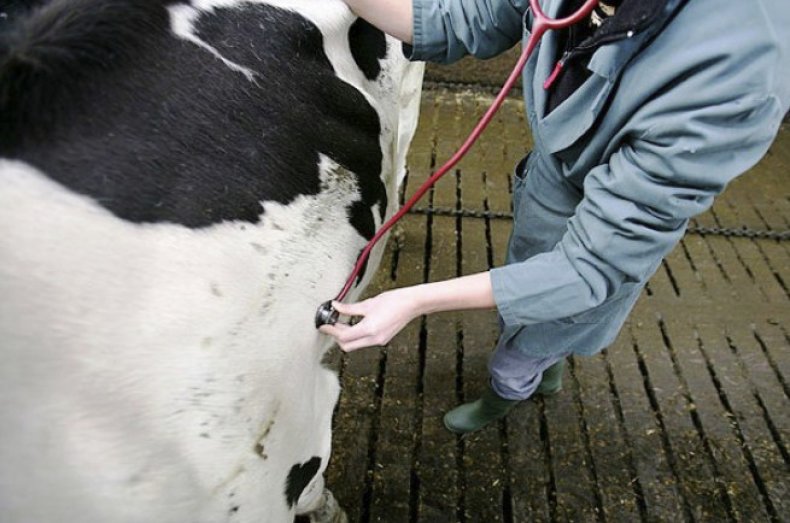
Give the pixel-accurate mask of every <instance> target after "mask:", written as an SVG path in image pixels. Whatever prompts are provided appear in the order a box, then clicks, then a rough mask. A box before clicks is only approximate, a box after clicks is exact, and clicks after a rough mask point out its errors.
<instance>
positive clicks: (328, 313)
mask: <svg viewBox="0 0 790 523" xmlns="http://www.w3.org/2000/svg"><path fill="white" fill-rule="evenodd" d="M596 5H598V0H587V1H586V2H585V3H584V5H582V6H581V7H580V8H579V9H578V10H577V11H576V12H574V13H573V14H571V15H570V16H567V17H565V18H559V19H554V18H549V17H548V16H546V14H545V13H544V12H543V10H542V9H541V7H540V4H539V0H529V8H530V10H531V12H532V32H531V34H530V35H529V38H528V40H527V45H526V47H525V48H524V51H522V53H521V56H520V57H519V59H518V61H517V62H516V66H515V67H514V68H513V71H512V72H511V73H510V76H508V79H507V80H506V81H505V83H504V85H503V86H502V89H501V90H500V91H499V94H497V96H496V98H495V99H494V101H493V103H492V104H491V106H490V107H489V108H488V110H486V113H485V114H484V115H483V117H482V118H481V119H480V121H479V122H477V125H476V126H475V128H474V129H473V130H472V132H471V133H470V134H469V136H468V137H467V138H466V140H465V141H464V143H463V144H462V145H461V147H459V148H458V150H457V151H456V152H455V154H453V156H452V157H451V158H450V159H449V160H447V162H446V163H445V164H444V165H442V166H441V167H440V168H439V169H438V170H437V171H436V172H434V173H433V174H432V175H431V176H430V178H428V179H427V180H426V181H425V182H424V183H423V184H422V185H421V186H420V187H419V189H417V191H415V193H414V194H413V195H412V197H411V198H409V200H408V201H407V202H406V203H404V204H403V206H402V207H401V208H400V209H399V210H398V212H396V213H395V214H393V215H392V217H391V218H390V219H389V220H387V221H386V222H385V223H384V224H383V225H382V226H381V227H380V228H379V230H378V231H376V234H374V235H373V238H371V239H370V241H368V243H367V245H365V248H364V249H362V252H360V254H359V257H357V262H356V264H355V265H354V269H353V270H352V271H351V274H350V275H349V277H348V279H347V280H346V284H345V285H344V286H343V289H342V290H341V291H340V293H339V294H338V295H337V296H336V297H335V299H334V300H330V301H327V302H324V303H322V304H321V306H320V307H319V308H318V311H316V314H315V326H316V328H318V327H320V326H321V325H327V324H329V325H334V324H335V323H337V319H338V316H339V313H338V312H337V311H336V310H335V309H334V308H333V307H332V301H342V300H343V299H344V298H345V297H346V295H347V294H348V292H349V291H350V290H351V287H352V286H353V285H354V280H356V279H357V276H358V275H359V272H360V271H361V270H362V267H363V266H364V265H365V262H366V261H367V259H368V256H369V255H370V251H371V250H372V249H373V247H374V246H375V245H376V243H377V242H378V241H379V240H380V239H381V237H382V236H384V235H385V234H386V233H387V231H389V230H390V228H392V226H393V225H395V223H396V222H397V221H398V220H400V219H401V218H402V217H403V215H405V214H406V213H407V212H409V209H411V208H412V207H413V206H414V204H415V203H417V201H418V200H419V199H420V198H422V196H423V195H424V194H425V193H426V192H427V191H428V189H430V188H431V187H432V186H433V185H434V184H435V183H436V182H437V181H438V180H439V178H441V177H442V176H444V174H445V173H446V172H447V171H449V170H450V169H452V168H453V167H454V166H455V164H457V163H458V162H459V161H460V160H461V158H463V157H464V156H465V155H466V153H467V152H468V151H469V149H470V148H471V147H472V145H474V143H475V142H476V141H477V139H478V138H479V137H480V135H481V134H482V132H483V130H485V128H486V127H487V126H488V124H489V123H490V122H491V120H492V119H493V118H494V115H495V114H496V112H497V111H498V110H499V108H500V107H501V106H502V103H503V102H504V101H505V98H506V97H507V95H508V93H509V92H510V90H511V89H512V88H513V86H514V85H515V83H516V81H517V80H518V78H519V76H520V75H521V71H522V70H523V69H524V65H525V64H526V63H527V60H528V59H529V57H530V55H531V54H532V51H533V49H535V47H536V46H537V45H538V42H540V39H541V38H542V37H543V35H544V34H545V33H546V31H548V30H549V29H563V28H566V27H569V26H571V25H573V24H576V23H578V22H580V21H582V20H583V19H585V18H586V17H587V16H588V15H589V14H590V13H591V12H592V10H593V9H594V8H595V6H596ZM557 72H558V71H556V70H555V72H554V73H552V76H551V77H550V78H549V80H547V84H548V83H549V82H550V81H551V80H552V79H553V77H556V73H557Z"/></svg>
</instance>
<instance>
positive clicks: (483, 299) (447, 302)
mask: <svg viewBox="0 0 790 523" xmlns="http://www.w3.org/2000/svg"><path fill="white" fill-rule="evenodd" d="M410 290H411V291H412V292H413V293H414V300H415V307H416V308H417V310H418V313H419V314H431V313H434V312H442V311H457V310H466V309H488V308H493V307H495V302H494V292H493V288H492V285H491V277H490V276H489V273H488V272H481V273H478V274H472V275H470V276H463V277H460V278H453V279H451V280H445V281H440V282H435V283H426V284H423V285H418V286H415V287H412V288H411V289H410Z"/></svg>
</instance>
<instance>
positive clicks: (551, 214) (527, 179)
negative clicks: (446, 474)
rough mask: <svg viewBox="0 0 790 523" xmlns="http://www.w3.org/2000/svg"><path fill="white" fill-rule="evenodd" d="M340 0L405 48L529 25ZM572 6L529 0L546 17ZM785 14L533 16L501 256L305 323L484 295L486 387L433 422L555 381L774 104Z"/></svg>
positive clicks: (784, 93) (444, 56) (657, 6)
mask: <svg viewBox="0 0 790 523" xmlns="http://www.w3.org/2000/svg"><path fill="white" fill-rule="evenodd" d="M345 1H346V2H347V3H348V4H349V6H350V7H351V8H352V9H353V10H354V11H355V12H356V13H357V14H358V15H360V16H361V17H363V18H365V19H367V20H368V21H369V22H371V23H372V24H373V25H376V26H377V27H379V28H380V29H382V30H383V31H385V32H387V33H390V34H392V35H393V36H395V37H397V38H399V39H401V40H402V41H403V42H405V44H404V53H406V55H407V56H408V57H409V58H410V59H412V60H427V61H435V62H441V63H450V62H454V61H456V60H458V59H460V58H461V57H463V56H465V55H467V54H472V55H474V56H476V57H479V58H487V57H491V56H494V55H496V54H498V53H500V52H503V51H505V50H507V49H508V48H510V47H512V46H513V45H515V44H516V43H517V42H518V41H519V39H526V38H527V37H528V36H529V31H530V26H531V16H530V11H529V8H528V7H529V2H528V0H345ZM581 3H582V2H581V1H580V0H541V5H542V7H543V10H544V11H545V12H546V14H547V15H548V16H550V17H552V18H556V17H558V16H564V15H567V14H569V13H570V12H571V11H573V10H575V9H576V8H578V7H579V6H580V5H581ZM788 28H790V2H788V0H751V1H749V2H722V1H721V0H649V1H648V0H602V1H601V2H600V3H599V5H598V7H597V8H596V10H595V11H594V12H593V14H592V15H591V16H590V17H589V19H588V20H586V21H583V22H581V23H580V24H577V25H576V26H574V27H573V28H571V29H566V30H562V31H550V32H549V33H548V34H547V35H546V36H545V37H544V38H543V41H542V43H541V44H540V46H539V47H538V48H537V49H536V52H535V53H533V55H532V56H531V58H530V59H529V61H528V62H527V64H526V67H525V68H524V72H523V83H524V86H525V88H524V99H525V102H526V112H527V117H528V120H529V126H530V129H531V131H532V135H533V137H534V142H535V145H534V149H533V150H532V151H531V153H530V154H529V155H528V156H527V157H526V158H525V159H524V160H522V162H521V163H520V164H519V165H518V167H517V168H516V172H515V183H514V190H513V193H514V195H513V207H514V223H513V232H512V234H511V238H510V243H509V247H508V254H507V262H506V264H505V265H504V266H503V267H498V268H494V269H492V270H490V271H488V272H485V273H480V274H475V275H470V276H465V277H461V278H456V279H452V280H447V281H444V282H436V283H429V284H424V285H417V286H414V287H406V288H401V289H396V290H393V291H389V292H385V293H382V294H380V295H378V296H376V297H374V298H371V299H368V300H365V301H362V302H359V303H356V304H350V305H349V304H342V303H336V304H335V306H336V308H337V310H339V311H340V312H341V313H342V314H346V315H354V316H363V317H364V318H363V319H362V321H360V322H359V323H357V324H356V325H354V326H348V325H342V324H338V325H335V326H324V327H322V328H321V330H322V332H324V333H326V334H329V335H332V336H334V337H335V338H336V339H337V342H338V344H339V345H340V347H341V348H342V349H343V350H346V351H351V350H355V349H359V348H361V347H366V346H371V345H382V344H385V343H387V342H388V341H389V340H390V339H391V338H392V337H393V336H394V335H395V334H396V333H397V332H398V331H400V329H402V328H403V327H404V326H405V325H406V324H407V323H408V322H409V321H411V320H412V319H414V318H416V317H418V316H419V315H422V314H427V313H432V312H436V311H446V310H461V309H474V308H490V307H493V306H496V308H497V310H498V312H499V315H500V321H501V325H502V331H501V335H500V337H499V341H498V343H497V346H496V349H495V351H494V353H493V355H492V357H491V360H490V364H489V371H490V374H491V380H490V387H489V388H488V390H487V391H486V392H485V393H484V394H483V396H482V397H481V398H480V399H478V400H477V401H474V402H471V403H467V404H464V405H461V406H460V407H457V408H455V409H453V410H451V411H450V412H449V413H447V414H446V415H445V418H444V421H445V425H446V426H447V428H448V429H450V430H452V431H453V432H457V433H466V432H470V431H473V430H477V429H479V428H481V427H483V426H484V425H486V424H487V423H489V422H491V421H493V420H495V419H498V418H501V417H502V416H504V415H505V414H506V413H507V412H508V411H509V410H510V408H512V407H513V405H515V404H516V403H517V402H518V401H520V400H524V399H526V398H528V397H530V396H531V395H533V394H535V393H536V392H537V393H552V392H556V391H557V390H559V388H560V384H561V381H560V380H561V374H562V365H563V362H564V359H565V358H566V357H567V356H569V355H590V354H595V353H597V352H599V351H601V350H602V349H604V348H605V347H606V346H607V345H608V344H610V343H611V342H612V341H613V340H614V338H615V337H616V336H617V333H618V332H619V330H620V329H621V327H622V325H623V322H624V321H625V319H626V317H627V316H628V314H629V312H630V311H631V309H632V307H633V305H634V303H635V301H636V299H637V297H638V296H639V294H640V292H641V290H642V288H643V286H644V285H645V283H646V282H647V281H648V279H649V278H650V276H651V275H652V274H653V273H654V272H655V270H656V269H657V268H658V266H659V264H660V263H661V260H662V259H663V258H664V256H666V255H667V254H668V253H669V252H670V251H671V250H672V248H673V247H674V246H675V245H676V244H677V243H678V241H679V240H680V239H681V238H682V237H683V234H684V232H685V230H686V226H687V224H688V222H689V219H690V218H692V217H693V216H695V215H697V214H700V213H701V212H703V211H705V210H706V209H708V208H709V207H710V206H711V204H712V203H713V199H714V197H715V196H716V195H717V194H719V193H720V192H721V191H722V190H724V188H725V187H726V185H727V183H729V182H730V181H731V180H732V179H733V178H735V177H736V176H738V175H739V174H741V173H743V172H744V171H746V170H748V169H749V168H750V167H752V166H753V165H754V164H755V163H757V162H758V161H759V160H760V158H762V156H763V155H764V154H765V153H766V151H767V150H768V147H769V146H770V145H771V143H772V141H773V139H774V137H775V136H776V133H777V131H778V128H779V125H780V124H781V122H782V118H783V117H784V115H785V114H786V113H787V111H788V107H790V30H788ZM558 64H560V65H558ZM552 72H555V73H557V74H555V75H554V77H553V79H552V82H550V83H551V85H549V86H548V88H544V82H545V81H546V80H547V79H548V78H549V77H550V76H552Z"/></svg>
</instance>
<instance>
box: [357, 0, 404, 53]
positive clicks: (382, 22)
mask: <svg viewBox="0 0 790 523" xmlns="http://www.w3.org/2000/svg"><path fill="white" fill-rule="evenodd" d="M344 1H345V2H346V4H348V6H349V7H350V8H351V10H352V11H354V13H356V14H357V15H358V16H360V17H362V18H364V19H365V20H367V21H368V22H370V23H371V24H373V25H374V26H376V27H378V28H379V29H381V30H382V31H384V32H385V33H387V34H389V35H392V36H394V37H395V38H397V39H398V40H400V41H402V42H406V43H407V44H410V43H412V36H413V35H412V16H413V15H412V0H344Z"/></svg>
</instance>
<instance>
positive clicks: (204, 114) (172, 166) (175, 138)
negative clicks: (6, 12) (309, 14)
mask: <svg viewBox="0 0 790 523" xmlns="http://www.w3.org/2000/svg"><path fill="white" fill-rule="evenodd" d="M169 24H170V21H169V16H168V13H167V11H166V9H165V6H164V5H163V2H159V1H144V0H136V1H134V0H125V1H120V0H71V1H66V0H53V1H52V2H50V3H48V4H47V5H46V6H44V7H42V8H39V9H36V10H33V11H32V12H31V13H30V15H29V16H27V17H24V18H23V19H21V20H19V21H18V22H17V23H14V24H13V25H12V27H11V28H10V29H7V30H5V31H3V34H2V35H0V114H2V115H3V117H2V119H0V120H2V121H1V122H0V155H2V156H5V157H11V158H18V159H21V160H24V161H26V162H28V163H30V164H32V165H34V166H36V167H38V168H39V169H41V170H42V171H43V172H45V173H46V174H47V175H48V176H50V177H52V178H53V179H55V180H57V181H58V182H59V183H61V184H63V185H64V186H66V187H68V188H69V189H71V190H73V191H75V192H78V193H81V194H84V195H87V196H90V197H92V198H93V199H95V200H96V201H97V202H99V203H100V204H101V205H102V206H104V207H105V208H107V209H108V210H109V211H111V212H112V213H114V214H115V215H116V216H118V217H120V218H122V219H125V220H128V221H132V222H137V223H141V222H142V223H145V222H148V223H155V222H172V223H177V224H182V225H185V226H188V227H195V228H196V227H205V226H210V225H212V224H215V223H218V222H222V221H226V220H245V221H248V222H252V223H256V222H257V221H258V219H259V216H260V215H261V213H262V207H261V204H260V202H261V201H265V200H273V201H276V202H279V203H283V204H287V203H289V202H291V201H292V200H293V199H294V198H296V197H297V196H299V195H303V194H305V195H311V194H316V193H318V192H319V190H320V180H319V171H318V168H317V165H318V162H319V153H323V154H325V155H326V156H328V157H330V158H332V159H333V160H334V161H335V162H337V163H338V164H340V165H341V166H342V167H345V168H346V169H348V170H350V171H351V172H353V173H354V174H355V175H356V177H357V179H358V184H359V188H360V192H361V196H362V201H361V202H357V203H356V204H354V205H353V206H351V208H350V209H349V213H350V221H351V223H352V225H353V226H354V227H355V228H356V229H357V230H358V231H359V232H360V234H362V235H363V236H364V237H366V238H370V237H371V236H372V235H373V233H374V227H375V225H374V219H373V215H372V213H371V207H372V206H373V205H374V204H375V203H377V202H378V203H379V204H380V205H381V209H382V212H383V209H384V208H385V207H386V192H385V188H384V185H383V183H382V181H381V178H380V170H381V160H382V155H381V149H380V145H379V132H380V123H379V120H378V116H377V114H376V112H375V110H374V109H373V108H372V107H371V106H370V104H369V103H368V102H367V101H366V100H365V98H364V96H363V95H362V94H361V93H359V92H358V91H357V90H356V89H354V88H353V87H351V86H350V85H348V84H347V83H345V82H343V81H341V80H340V79H338V78H337V77H336V76H335V74H334V71H333V68H332V66H331V64H330V62H329V60H328V59H327V57H326V55H325V53H324V50H323V36H322V34H321V32H320V31H319V29H318V28H317V27H316V26H315V25H313V24H312V23H310V22H309V21H307V20H306V19H304V18H303V17H301V16H299V15H298V14H296V13H293V12H289V11H285V10H282V9H277V8H274V7H271V6H267V5H252V4H242V5H241V6H240V7H236V8H223V9H216V10H215V11H214V12H213V13H212V14H203V15H202V16H201V17H200V18H199V19H198V21H197V22H196V28H195V32H196V34H197V36H198V37H199V38H201V39H202V40H203V41H205V42H206V43H208V44H209V45H211V46H213V47H214V48H215V49H216V50H217V51H218V52H219V53H220V54H221V55H222V56H223V57H225V58H226V59H228V60H230V61H232V62H234V63H236V64H238V65H240V66H242V67H245V68H247V69H249V70H252V71H254V73H255V74H254V80H253V81H250V80H248V79H247V78H246V77H245V76H244V75H243V74H242V73H240V72H237V71H234V70H232V69H230V68H229V67H228V66H227V65H225V64H224V63H223V62H222V61H221V60H219V59H217V58H216V57H214V56H213V55H212V54H211V53H209V52H208V51H206V50H204V49H201V48H199V47H198V46H196V45H195V44H193V43H190V42H188V41H185V40H184V39H181V38H177V37H175V36H174V35H172V33H171V32H170V25H169Z"/></svg>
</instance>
